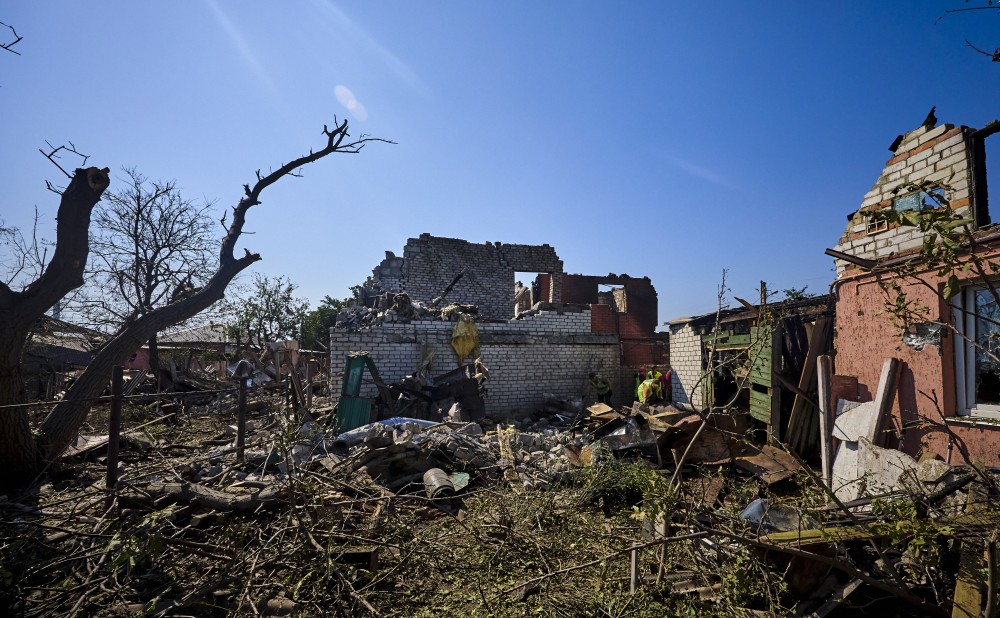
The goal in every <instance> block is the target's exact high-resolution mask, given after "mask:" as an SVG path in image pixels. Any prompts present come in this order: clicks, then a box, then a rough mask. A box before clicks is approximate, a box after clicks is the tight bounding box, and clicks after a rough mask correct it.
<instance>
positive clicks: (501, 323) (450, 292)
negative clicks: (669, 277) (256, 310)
mask: <svg viewBox="0 0 1000 618" xmlns="http://www.w3.org/2000/svg"><path fill="white" fill-rule="evenodd" d="M518 273H530V274H533V275H534V279H533V280H531V281H530V282H527V285H524V283H525V282H520V281H518V280H517V275H518ZM518 283H521V284H522V285H520V286H518ZM601 288H607V289H605V290H602V289H601ZM403 294H405V295H406V297H407V298H408V301H407V302H408V303H409V302H410V301H413V303H414V304H417V305H419V307H420V308H421V310H420V311H416V312H412V311H410V312H405V311H404V312H400V311H397V310H396V309H394V308H393V307H398V306H399V300H398V299H399V298H400V295H403ZM362 303H363V304H364V305H366V307H368V308H369V309H368V311H370V312H372V314H374V313H376V312H380V311H381V312H382V313H380V316H381V317H380V319H378V320H372V321H368V322H365V323H364V325H363V326H362V327H361V328H356V327H351V328H348V327H335V328H333V329H331V331H330V358H331V377H332V379H334V380H336V376H337V374H339V373H340V370H341V368H342V366H343V359H344V357H345V355H346V354H348V353H349V352H352V351H357V350H365V351H368V352H369V353H370V356H371V358H372V360H373V361H374V363H375V365H376V366H377V367H378V371H379V372H380V374H381V379H382V380H384V381H385V382H398V381H400V380H402V379H403V378H404V377H406V376H408V375H410V374H413V373H415V372H416V371H417V370H418V368H420V367H426V368H427V369H428V373H429V375H432V376H433V375H439V374H445V373H447V372H449V371H451V370H453V369H455V368H456V367H457V366H461V365H463V364H464V363H467V362H471V361H473V360H475V356H478V357H479V358H481V360H482V364H483V365H485V366H486V367H487V368H488V369H489V372H490V380H489V391H488V396H487V397H486V399H485V405H486V413H487V414H488V415H490V416H494V417H503V416H509V415H513V414H517V413H519V412H520V413H523V412H530V411H532V410H534V409H536V408H537V407H538V406H539V405H540V404H541V403H542V401H543V398H544V397H545V396H546V395H550V396H552V397H555V398H566V399H569V398H582V397H583V396H584V395H585V394H586V393H587V390H588V384H589V382H588V378H587V376H588V373H590V372H596V373H600V374H602V375H603V376H605V378H607V379H608V380H610V381H611V382H612V384H613V385H614V387H613V391H614V399H613V402H614V403H615V404H621V403H626V404H627V403H630V402H631V401H632V392H633V390H634V387H633V374H634V373H635V371H636V370H637V369H638V368H639V367H640V366H643V367H646V366H648V367H652V366H661V367H664V368H665V367H666V366H667V364H668V345H667V339H666V335H665V334H664V335H658V334H657V333H655V327H656V319H657V318H656V316H657V295H656V290H655V289H654V288H653V285H652V283H651V282H650V280H649V278H647V277H643V278H635V277H629V276H628V275H614V274H609V275H608V276H607V277H600V276H585V275H575V274H567V273H565V272H564V271H563V262H562V260H560V259H559V257H558V255H557V254H556V252H555V250H554V249H553V248H552V247H550V246H549V245H547V244H543V245H521V244H506V243H499V242H497V243H480V244H476V243H471V242H468V241H465V240H460V239H453V238H441V237H435V236H431V235H430V234H422V235H420V237H418V238H411V239H409V240H408V241H407V243H406V246H405V247H404V249H403V255H402V257H397V256H396V255H395V254H394V253H392V252H386V257H385V259H384V260H382V262H381V263H379V264H378V265H377V266H376V267H375V268H374V270H373V272H372V276H371V277H370V278H369V279H368V280H367V281H366V282H365V285H364V286H363V291H362ZM432 304H433V305H435V306H437V305H442V306H443V305H445V304H447V305H450V306H453V307H459V308H462V309H463V313H465V314H471V313H474V314H475V331H476V334H477V337H478V349H477V351H476V353H475V356H472V355H470V356H468V357H464V358H459V357H458V356H457V353H456V351H455V349H454V348H453V346H452V340H453V336H454V334H455V333H454V331H455V325H456V323H457V322H453V321H446V320H447V319H448V318H449V316H450V318H451V319H453V320H454V319H457V318H456V317H455V314H454V313H450V312H449V311H447V307H445V308H444V309H445V310H444V311H435V312H427V311H426V310H424V309H423V308H424V307H426V306H428V305H432ZM376 390H377V389H376V385H374V384H366V385H365V386H364V390H363V394H366V395H368V396H372V397H374V396H375V395H376ZM591 396H592V394H591Z"/></svg>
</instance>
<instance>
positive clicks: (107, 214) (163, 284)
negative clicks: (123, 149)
mask: <svg viewBox="0 0 1000 618" xmlns="http://www.w3.org/2000/svg"><path fill="white" fill-rule="evenodd" d="M124 172H125V179H124V180H125V186H124V187H123V188H122V189H120V190H118V191H113V192H109V193H108V194H107V195H105V196H104V199H103V200H102V202H101V205H99V206H98V207H97V209H96V211H95V212H96V214H95V221H94V223H95V231H94V234H93V235H92V238H91V249H90V251H91V254H92V257H91V259H90V261H89V264H88V267H87V285H86V286H84V288H82V290H81V291H82V293H81V294H80V299H79V303H77V304H79V313H81V314H82V315H83V316H84V317H85V318H86V319H87V320H88V321H89V322H91V323H92V324H93V325H94V326H95V327H97V328H99V329H100V330H104V331H108V330H110V331H114V330H116V329H118V328H119V327H120V325H122V324H128V323H130V322H132V321H134V320H135V319H136V318H138V317H139V316H142V315H145V314H146V313H149V312H150V311H152V310H153V309H155V308H158V307H163V306H165V305H168V304H170V303H172V302H175V301H177V300H179V299H180V298H181V297H182V296H183V295H188V294H190V293H192V291H193V290H194V289H195V288H197V287H201V286H202V285H203V284H204V282H205V281H206V280H207V278H208V277H209V275H211V273H212V270H213V267H214V260H213V254H214V253H215V246H214V245H215V243H214V242H213V239H212V231H211V228H212V218H211V217H210V216H209V210H210V204H204V203H203V204H197V203H195V202H192V201H191V200H186V199H184V198H183V197H182V196H181V194H180V191H179V190H178V189H177V186H176V184H175V183H173V182H159V181H151V180H149V179H148V178H146V177H145V176H143V175H142V174H140V173H139V172H138V171H137V170H135V169H134V168H133V169H126V170H124ZM148 343H149V368H150V369H151V370H152V371H153V374H154V375H157V374H158V369H159V355H158V348H157V340H156V335H155V334H154V335H153V336H152V337H151V338H150V339H149V342H148Z"/></svg>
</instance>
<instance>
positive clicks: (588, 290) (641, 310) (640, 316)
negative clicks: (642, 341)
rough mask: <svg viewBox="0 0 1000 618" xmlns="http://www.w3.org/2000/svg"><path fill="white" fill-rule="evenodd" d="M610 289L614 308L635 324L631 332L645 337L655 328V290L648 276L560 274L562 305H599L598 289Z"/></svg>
mask: <svg viewBox="0 0 1000 618" xmlns="http://www.w3.org/2000/svg"><path fill="white" fill-rule="evenodd" d="M601 285H605V286H613V289H612V290H611V296H612V298H613V300H614V309H615V311H616V312H618V313H627V314H628V315H629V316H630V320H631V321H632V322H633V323H634V324H635V331H636V332H640V333H642V336H648V334H649V333H652V332H653V331H655V330H656V326H657V296H656V289H655V288H653V283H652V282H651V281H650V280H649V277H642V278H638V277H629V276H628V275H613V274H609V275H608V276H606V277H600V276H593V275H571V274H566V275H563V289H562V302H564V303H581V304H587V305H597V304H610V303H602V302H601V301H602V299H601V295H600V286H601Z"/></svg>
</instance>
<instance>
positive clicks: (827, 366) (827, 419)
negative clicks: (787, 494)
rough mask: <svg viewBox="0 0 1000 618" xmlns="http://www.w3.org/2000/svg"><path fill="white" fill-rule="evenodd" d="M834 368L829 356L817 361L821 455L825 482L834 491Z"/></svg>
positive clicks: (821, 357)
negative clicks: (832, 400) (832, 384)
mask: <svg viewBox="0 0 1000 618" xmlns="http://www.w3.org/2000/svg"><path fill="white" fill-rule="evenodd" d="M832 380H833V367H832V366H831V363H830V357H829V356H825V355H824V356H820V357H819V358H817V359H816V384H817V386H816V391H817V392H816V395H817V398H818V399H819V401H818V402H817V403H819V414H818V415H817V416H819V453H820V458H821V460H822V462H823V481H824V482H826V486H827V487H829V488H830V489H833V414H831V402H830V382H831V381H832Z"/></svg>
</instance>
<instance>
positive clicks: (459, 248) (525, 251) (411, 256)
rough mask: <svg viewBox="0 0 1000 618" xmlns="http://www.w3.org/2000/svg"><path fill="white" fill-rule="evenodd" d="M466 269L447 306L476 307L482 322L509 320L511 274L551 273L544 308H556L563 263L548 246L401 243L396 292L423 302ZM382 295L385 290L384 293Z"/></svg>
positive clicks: (426, 239)
mask: <svg viewBox="0 0 1000 618" xmlns="http://www.w3.org/2000/svg"><path fill="white" fill-rule="evenodd" d="M463 269H468V270H467V272H466V274H465V276H464V277H462V279H461V280H460V281H459V282H458V283H457V284H456V285H455V287H454V288H453V289H452V291H451V292H450V293H449V294H448V301H450V302H455V303H463V304H471V305H477V306H478V307H479V316H480V317H481V318H485V319H488V320H509V319H510V318H512V317H514V277H515V275H514V273H516V272H545V273H551V274H552V275H553V276H552V285H551V288H550V291H549V294H548V297H547V300H548V301H549V302H562V300H561V288H562V285H561V279H562V270H563V263H562V260H560V259H559V256H557V255H556V252H555V250H554V249H553V248H552V247H550V246H549V245H539V246H535V245H514V244H505V243H499V242H497V243H481V244H474V243H470V242H468V241H466V240H460V239H456V238H440V237H436V236H431V235H430V234H421V235H420V237H419V238H411V239H409V240H408V241H406V247H405V248H404V249H403V258H402V265H401V275H402V290H403V291H405V292H407V293H408V294H409V295H410V298H412V299H415V300H422V301H424V302H429V301H430V300H431V299H433V298H434V297H436V296H437V295H438V294H440V293H441V291H442V290H443V289H444V288H445V286H447V285H448V284H449V283H451V281H452V279H454V277H455V275H457V274H459V273H460V272H462V270H463ZM386 289H388V288H386Z"/></svg>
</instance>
